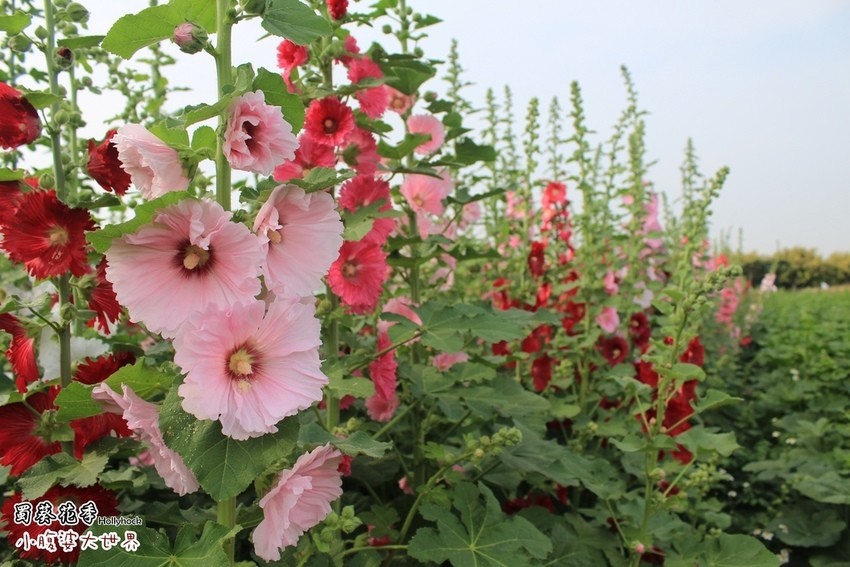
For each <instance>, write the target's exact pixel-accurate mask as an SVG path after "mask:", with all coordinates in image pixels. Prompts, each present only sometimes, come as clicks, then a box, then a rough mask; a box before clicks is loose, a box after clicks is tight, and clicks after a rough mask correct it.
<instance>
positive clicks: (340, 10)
mask: <svg viewBox="0 0 850 567" xmlns="http://www.w3.org/2000/svg"><path fill="white" fill-rule="evenodd" d="M326 1H327V4H328V14H330V16H331V18H333V19H335V20H341V19H343V18H344V17H345V14H346V13H347V12H348V0H326Z"/></svg>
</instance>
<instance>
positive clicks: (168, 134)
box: [148, 118, 189, 150]
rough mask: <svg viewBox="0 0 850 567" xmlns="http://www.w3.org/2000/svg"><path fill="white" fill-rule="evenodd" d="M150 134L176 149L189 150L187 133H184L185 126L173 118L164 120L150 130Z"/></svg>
mask: <svg viewBox="0 0 850 567" xmlns="http://www.w3.org/2000/svg"><path fill="white" fill-rule="evenodd" d="M148 130H150V132H151V134H153V135H154V136H156V137H157V138H159V139H160V140H162V141H163V142H165V143H166V144H168V145H169V146H171V147H173V148H176V149H181V150H184V149H189V132H187V131H186V125H185V124H183V123H182V122H180V121H177V120H175V119H173V118H166V119H165V120H161V121H159V122H157V123H156V124H153V125H152V126H151V127H150V128H148Z"/></svg>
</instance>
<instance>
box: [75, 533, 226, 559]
mask: <svg viewBox="0 0 850 567" xmlns="http://www.w3.org/2000/svg"><path fill="white" fill-rule="evenodd" d="M239 529H240V528H239V527H238V526H237V527H235V528H233V529H232V530H228V529H227V528H226V527H224V526H222V525H220V524H216V523H214V522H207V523H205V524H204V531H203V532H202V533H201V535H200V537H198V528H197V526H195V525H193V524H188V523H187V524H184V525H183V526H182V527H181V528H180V531H179V532H178V533H177V539H176V540H175V542H174V546H173V547H172V545H171V542H170V541H168V536H167V535H165V533H164V532H163V531H155V530H153V529H151V528H147V527H142V526H130V527H114V526H101V525H97V524H96V525H94V526H92V527H91V528H89V530H88V531H89V532H90V533H92V534H94V535H97V536H100V535H103V534H106V533H109V532H115V533H117V534H118V535H119V537H120V538H121V540H122V541H123V540H124V539H125V535H124V534H125V533H126V532H128V531H133V532H136V539H137V540H138V541H139V547H138V549H137V550H136V551H127V550H125V549H123V548H122V547H121V546H120V545H118V546H116V547H113V548H112V549H110V550H108V551H106V550H103V549H96V550H86V551H83V552H82V553H80V560H79V563H77V565H79V566H80V567H166V566H167V567H209V566H214V565H228V564H229V561H228V559H227V555H226V554H225V553H224V549H223V548H222V545H221V544H222V541H223V540H225V539H227V538H228V537H232V536H233V535H235V533H236V532H237V531H238V530H239Z"/></svg>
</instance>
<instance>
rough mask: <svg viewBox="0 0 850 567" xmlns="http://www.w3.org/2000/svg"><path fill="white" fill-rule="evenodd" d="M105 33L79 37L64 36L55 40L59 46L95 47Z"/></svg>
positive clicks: (71, 47) (75, 47)
mask: <svg viewBox="0 0 850 567" xmlns="http://www.w3.org/2000/svg"><path fill="white" fill-rule="evenodd" d="M105 37H106V36H105V35H84V36H81V37H66V38H64V39H60V40H59V41H57V42H56V45H58V46H59V47H67V48H68V49H80V48H83V47H95V46H98V45H100V42H101V41H103V38H105Z"/></svg>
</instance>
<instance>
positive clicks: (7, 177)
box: [0, 167, 24, 181]
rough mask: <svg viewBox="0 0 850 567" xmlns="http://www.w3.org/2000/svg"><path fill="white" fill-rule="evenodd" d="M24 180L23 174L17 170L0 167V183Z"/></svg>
mask: <svg viewBox="0 0 850 567" xmlns="http://www.w3.org/2000/svg"><path fill="white" fill-rule="evenodd" d="M23 178H24V172H23V171H20V170H18V169H9V168H8V167H0V181H20V180H21V179H23Z"/></svg>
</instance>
